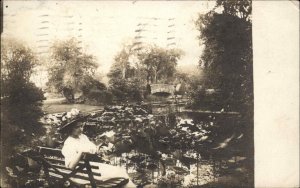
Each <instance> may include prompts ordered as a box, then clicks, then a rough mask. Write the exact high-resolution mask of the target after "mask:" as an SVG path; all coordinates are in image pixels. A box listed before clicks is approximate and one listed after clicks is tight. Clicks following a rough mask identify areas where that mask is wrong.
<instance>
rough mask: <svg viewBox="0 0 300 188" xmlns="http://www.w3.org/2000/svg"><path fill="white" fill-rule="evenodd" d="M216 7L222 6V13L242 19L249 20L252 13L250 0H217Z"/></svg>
mask: <svg viewBox="0 0 300 188" xmlns="http://www.w3.org/2000/svg"><path fill="white" fill-rule="evenodd" d="M216 2H217V4H216V6H217V7H222V8H223V13H224V14H229V15H233V16H237V17H239V18H241V19H244V20H249V19H250V16H251V13H252V6H251V0H243V1H241V0H227V1H223V0H217V1H216Z"/></svg>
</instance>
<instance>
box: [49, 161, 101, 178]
mask: <svg viewBox="0 0 300 188" xmlns="http://www.w3.org/2000/svg"><path fill="white" fill-rule="evenodd" d="M51 165H52V166H53V167H55V168H57V169H59V170H70V169H69V168H67V167H65V166H63V165H58V164H51ZM78 172H79V173H84V174H87V170H85V169H84V170H79V171H78ZM92 173H93V175H94V176H101V174H100V173H99V172H95V171H93V169H92Z"/></svg>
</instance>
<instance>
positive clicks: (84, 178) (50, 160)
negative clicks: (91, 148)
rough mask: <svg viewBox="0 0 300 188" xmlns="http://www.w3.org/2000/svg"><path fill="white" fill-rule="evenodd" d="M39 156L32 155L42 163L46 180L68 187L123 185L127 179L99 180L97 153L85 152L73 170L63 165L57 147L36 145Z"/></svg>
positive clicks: (99, 160) (93, 187)
mask: <svg viewBox="0 0 300 188" xmlns="http://www.w3.org/2000/svg"><path fill="white" fill-rule="evenodd" d="M38 149H39V154H40V155H39V156H35V157H32V158H33V159H34V160H36V161H38V162H39V163H40V164H42V166H43V169H44V173H45V176H46V179H47V180H48V182H53V181H55V182H56V183H60V184H61V185H64V186H66V187H68V186H69V185H70V184H74V185H76V186H77V187H87V185H89V187H92V188H108V187H115V188H119V187H123V186H124V185H126V184H127V183H128V181H129V180H128V179H126V178H121V177H115V178H110V179H107V180H100V177H101V174H100V173H99V172H98V171H97V170H99V166H97V165H96V164H95V163H99V162H100V163H101V162H103V161H101V159H100V158H99V157H98V156H97V155H92V154H85V155H84V156H83V157H82V159H81V160H80V161H79V163H78V165H77V167H76V168H75V169H74V170H71V169H69V168H66V167H65V161H64V156H63V155H62V153H61V150H59V149H53V148H47V147H38Z"/></svg>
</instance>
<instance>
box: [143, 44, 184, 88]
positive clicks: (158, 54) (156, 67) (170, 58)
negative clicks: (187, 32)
mask: <svg viewBox="0 0 300 188" xmlns="http://www.w3.org/2000/svg"><path fill="white" fill-rule="evenodd" d="M182 55H183V52H182V51H181V50H178V49H170V50H167V49H164V48H160V47H157V46H151V47H149V48H148V49H147V50H146V51H145V52H143V53H141V54H140V56H139V59H140V62H141V66H142V69H143V70H144V72H146V76H147V78H146V80H147V83H158V82H168V81H169V80H170V79H173V78H174V75H175V73H176V66H177V61H178V60H179V59H180V58H181V56H182Z"/></svg>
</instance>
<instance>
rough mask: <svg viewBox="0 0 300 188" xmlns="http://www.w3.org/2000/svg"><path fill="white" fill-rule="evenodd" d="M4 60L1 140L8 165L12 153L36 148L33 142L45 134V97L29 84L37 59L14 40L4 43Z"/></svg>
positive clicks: (2, 71) (2, 59)
mask: <svg viewBox="0 0 300 188" xmlns="http://www.w3.org/2000/svg"><path fill="white" fill-rule="evenodd" d="M1 57H2V58H1V74H2V75H1V131H2V133H3V134H2V136H3V137H2V138H1V139H2V141H3V142H2V147H3V148H2V151H3V153H2V156H3V160H4V161H5V160H6V159H7V157H9V156H10V155H11V154H12V153H14V152H19V151H20V150H21V149H24V148H26V147H32V146H34V145H35V144H37V143H38V141H37V140H35V139H34V138H35V137H36V136H38V135H41V134H43V133H44V131H45V130H44V128H43V126H42V124H41V123H40V121H39V120H40V118H41V117H42V115H43V112H42V109H41V106H42V101H43V99H44V95H43V92H42V90H41V89H39V88H37V87H36V86H35V85H34V84H33V83H32V82H31V81H30V76H31V74H32V72H33V68H34V67H35V65H36V63H37V58H36V56H35V54H34V53H33V52H32V51H31V50H30V49H29V48H27V47H25V46H24V45H23V44H21V43H19V42H17V41H15V40H4V41H3V43H2V48H1ZM4 163H5V162H4ZM3 166H4V165H3Z"/></svg>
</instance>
